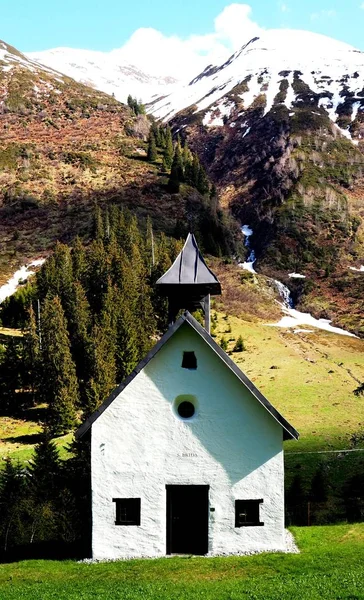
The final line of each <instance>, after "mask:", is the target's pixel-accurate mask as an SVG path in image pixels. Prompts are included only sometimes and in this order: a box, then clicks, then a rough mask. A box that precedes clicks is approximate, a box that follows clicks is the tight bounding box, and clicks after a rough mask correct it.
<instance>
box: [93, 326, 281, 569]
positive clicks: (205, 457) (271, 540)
mask: <svg viewBox="0 0 364 600" xmlns="http://www.w3.org/2000/svg"><path fill="white" fill-rule="evenodd" d="M183 351H194V352H195V354H196V356H197V362H198V368H197V370H195V371H190V370H187V369H182V368H181V362H182V354H183ZM184 394H186V395H193V396H195V398H196V400H197V411H196V415H195V416H194V417H193V418H192V419H191V420H188V421H183V420H181V419H180V418H179V417H177V416H176V413H175V411H174V408H173V403H174V400H175V398H176V397H177V396H179V395H184ZM282 437H283V434H282V428H281V426H280V425H279V424H278V423H277V422H276V421H275V420H274V419H273V418H272V416H271V415H270V414H269V413H268V412H267V411H266V410H265V409H264V408H263V407H262V406H261V405H260V403H259V402H258V401H257V400H256V399H255V398H254V397H253V396H252V395H251V394H250V392H249V391H248V390H247V389H246V388H245V386H244V385H243V384H242V383H241V382H240V381H239V380H238V379H237V377H236V376H235V375H234V374H233V373H232V372H231V371H230V370H229V369H228V368H227V367H226V365H225V364H224V363H223V362H222V361H221V359H220V358H219V357H218V356H217V355H216V354H215V353H214V351H213V350H211V348H210V347H209V346H208V345H207V344H206V343H205V342H204V341H203V339H202V338H201V337H200V336H199V335H198V334H197V333H196V332H195V331H194V330H193V329H192V328H191V327H190V326H189V325H188V324H187V323H185V324H183V325H182V326H181V328H180V329H179V330H178V331H177V332H176V333H175V334H174V335H173V336H172V338H170V340H169V341H168V342H167V343H166V344H165V345H164V346H163V348H162V349H161V350H160V351H159V352H158V353H157V355H156V356H155V357H154V358H153V359H152V360H151V361H150V362H149V364H148V365H147V366H146V367H145V368H144V370H143V371H142V372H141V373H139V375H137V377H136V378H135V379H134V380H133V381H132V382H131V383H130V384H129V385H128V386H127V387H126V388H125V389H124V390H123V392H122V393H121V394H120V395H119V396H118V397H117V398H116V399H115V400H114V401H113V403H112V404H111V405H110V406H109V407H108V408H107V409H106V411H105V412H104V413H102V415H101V416H100V417H99V418H98V419H97V421H96V422H95V423H94V424H93V426H92V432H91V440H92V442H91V448H92V450H91V451H92V511H93V532H92V545H93V556H94V558H126V557H131V556H163V555H165V554H166V487H165V486H166V485H173V484H175V485H177V484H178V485H209V486H210V490H209V501H210V507H213V508H215V511H214V512H210V514H209V519H210V521H209V554H212V555H213V554H221V553H231V554H233V553H239V552H244V551H250V550H257V551H259V550H271V549H278V550H279V549H282V550H283V549H284V496H283V494H284V472H283V451H282ZM128 497H140V498H141V524H140V526H130V527H123V526H117V525H115V503H114V502H112V498H128ZM260 498H263V499H264V503H263V504H262V505H261V506H260V520H261V521H263V522H264V526H262V527H241V528H235V499H260Z"/></svg>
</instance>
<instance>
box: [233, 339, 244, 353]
mask: <svg viewBox="0 0 364 600" xmlns="http://www.w3.org/2000/svg"><path fill="white" fill-rule="evenodd" d="M244 350H245V345H244V340H243V338H242V337H241V335H239V337H238V339H237V340H236V342H235V346H234V348H233V352H244Z"/></svg>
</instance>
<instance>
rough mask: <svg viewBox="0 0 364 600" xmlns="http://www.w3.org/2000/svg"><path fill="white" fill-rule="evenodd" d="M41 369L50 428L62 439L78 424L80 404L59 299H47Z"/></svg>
mask: <svg viewBox="0 0 364 600" xmlns="http://www.w3.org/2000/svg"><path fill="white" fill-rule="evenodd" d="M42 334H43V336H42V368H43V372H44V373H46V376H45V377H42V379H41V384H40V391H41V395H42V397H43V399H44V401H45V402H48V405H49V408H48V424H49V429H50V431H51V433H52V434H54V435H62V434H64V433H66V432H67V431H69V430H70V429H72V427H74V426H75V424H76V406H77V404H78V401H79V395H78V384H77V378H76V368H75V364H74V362H73V360H72V356H71V350H70V341H69V337H68V332H67V327H66V320H65V316H64V311H63V309H62V305H61V302H60V300H59V298H58V296H55V297H54V298H51V297H47V298H46V300H45V302H44V308H43V327H42Z"/></svg>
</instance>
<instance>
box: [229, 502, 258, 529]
mask: <svg viewBox="0 0 364 600" xmlns="http://www.w3.org/2000/svg"><path fill="white" fill-rule="evenodd" d="M262 502H263V500H235V527H252V526H261V525H264V523H262V522H261V521H260V519H259V507H260V505H261V504H262Z"/></svg>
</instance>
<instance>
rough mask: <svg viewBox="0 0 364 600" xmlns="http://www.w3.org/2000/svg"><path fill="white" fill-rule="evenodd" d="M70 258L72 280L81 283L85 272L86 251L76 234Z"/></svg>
mask: <svg viewBox="0 0 364 600" xmlns="http://www.w3.org/2000/svg"><path fill="white" fill-rule="evenodd" d="M71 260H72V274H73V280H76V281H80V282H81V283H82V282H83V281H84V276H85V272H86V251H85V247H84V246H83V244H82V242H81V240H80V238H79V237H78V236H77V237H76V239H75V242H74V244H73V248H72V253H71Z"/></svg>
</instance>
